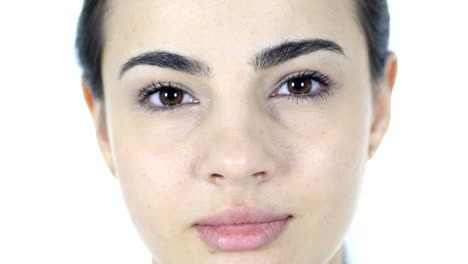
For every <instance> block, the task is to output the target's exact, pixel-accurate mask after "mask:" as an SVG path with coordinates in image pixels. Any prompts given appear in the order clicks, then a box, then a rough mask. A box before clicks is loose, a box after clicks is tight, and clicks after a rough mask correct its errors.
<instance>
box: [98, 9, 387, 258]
mask: <svg viewBox="0 0 468 264" xmlns="http://www.w3.org/2000/svg"><path fill="white" fill-rule="evenodd" d="M108 8H109V12H108V13H106V17H105V38H106V41H105V48H104V54H103V64H102V69H103V82H104V98H105V100H104V104H102V102H95V106H94V107H93V108H92V111H93V113H94V115H93V117H94V118H95V121H96V127H97V128H98V129H99V133H98V134H99V137H98V138H99V144H100V147H101V149H102V151H103V155H104V157H105V159H106V161H107V163H108V165H109V167H110V169H111V170H112V172H113V173H114V175H115V176H116V178H117V179H118V180H119V182H120V184H121V187H122V191H123V194H124V197H125V200H126V202H127V205H128V209H129V211H130V214H131V217H132V219H133V221H134V223H135V225H136V227H137V229H138V231H139V232H140V234H141V236H142V238H143V239H144V241H145V243H146V244H147V246H148V247H149V249H150V250H151V252H152V254H153V257H154V261H155V263H193V260H194V259H196V262H197V263H207V264H208V263H259V262H258V260H262V261H261V262H262V263H303V264H306V263H326V262H327V261H328V260H329V259H330V258H331V257H332V256H333V255H334V254H335V252H336V251H337V250H338V249H339V247H340V246H341V243H342V242H343V239H344V236H345V234H346V231H347V229H348V226H349V224H350V222H351V219H352V215H353V212H354V209H355V206H356V203H357V200H358V197H359V191H360V186H361V182H362V176H363V172H364V167H365V164H366V161H367V160H368V158H369V153H368V152H369V148H370V147H372V146H371V145H372V144H374V145H376V144H378V142H379V141H380V138H381V136H382V135H383V133H379V132H375V131H373V129H372V127H373V126H375V125H376V123H377V122H381V123H382V122H383V123H384V125H383V126H384V127H386V125H385V124H386V122H388V120H386V118H387V116H386V115H385V111H384V114H383V115H380V116H379V118H380V119H376V118H375V116H376V115H375V114H374V113H375V108H376V105H375V101H373V99H372V87H371V81H370V74H369V64H368V57H367V53H366V50H367V47H366V42H365V37H364V34H363V33H362V31H361V28H360V25H359V24H358V22H357V21H358V20H357V17H356V14H355V11H354V9H353V6H352V1H351V0H346V1H343V0H294V1H292V0H274V1H272V0H269V1H266V0H257V1H244V0H236V1H208V0H198V1H177V0H170V1H166V0H140V1H123V0H111V1H109V3H108ZM319 40H321V41H319ZM292 41H296V42H292ZM301 41H302V42H301ZM280 44H284V45H283V46H281V45H280ZM267 47H269V48H270V49H266V48H267ZM158 51H165V52H167V53H163V54H160V53H156V52H158ZM149 52H152V53H149ZM168 53H174V54H178V55H180V56H185V57H188V58H189V61H183V60H182V57H176V59H178V60H176V61H173V60H171V58H174V57H170V56H167V54H168ZM138 56H139V57H138ZM158 56H160V57H158ZM164 56H166V57H164ZM195 61H197V62H196V63H194V62H195ZM192 64H193V65H192ZM124 65H125V66H124ZM301 72H304V73H305V74H306V75H302V76H299V77H298V76H297V73H301ZM295 74H296V75H295ZM288 76H289V77H292V79H291V80H289V81H285V79H284V78H285V77H288ZM160 82H161V84H163V85H164V84H167V83H168V82H170V83H171V84H172V86H175V87H176V88H178V89H179V90H174V89H170V88H169V89H168V88H166V89H165V90H164V89H163V90H161V91H160V92H158V90H157V89H156V90H155V88H158V87H159V85H160ZM294 96H295V97H294ZM101 107H102V108H101ZM164 107H174V108H173V110H168V111H164V112H162V111H157V110H158V109H160V108H164ZM165 109H166V108H165ZM101 110H102V111H101ZM166 110H167V109H166ZM382 120H383V121H382ZM380 127H382V125H380ZM383 130H384V129H383ZM380 132H382V131H380ZM373 133H375V134H376V135H374V134H373ZM375 138H377V139H375ZM246 207H248V208H252V207H255V208H261V209H264V210H268V211H271V212H273V213H275V214H282V215H283V214H284V215H288V216H291V217H289V218H288V220H287V221H286V220H285V221H280V222H278V223H279V224H281V228H278V227H277V228H275V227H268V228H270V229H268V228H267V230H266V231H265V232H266V233H267V234H265V232H263V233H262V230H263V229H264V226H262V225H264V224H257V227H258V228H255V227H254V225H249V226H247V225H244V226H243V227H233V226H231V227H230V228H231V229H229V227H226V226H225V229H223V228H222V227H220V226H218V227H216V228H214V227H212V229H208V231H209V232H211V233H209V234H207V233H205V236H202V235H200V233H199V228H197V227H196V225H195V224H196V223H200V219H202V218H204V217H206V216H209V215H212V214H214V213H216V212H219V211H220V210H223V209H229V208H237V209H240V210H241V212H245V211H242V210H245V208H246ZM249 212H250V211H249ZM241 216H242V215H241ZM244 217H247V218H248V217H249V216H245V215H244ZM224 220H226V219H224ZM228 220H229V219H228ZM231 220H232V219H231ZM250 220H252V219H250ZM236 228H237V229H236ZM205 231H206V230H205ZM239 232H240V233H239ZM237 235H239V236H238V237H236V236H237ZM265 236H272V237H273V238H271V237H270V239H268V238H265Z"/></svg>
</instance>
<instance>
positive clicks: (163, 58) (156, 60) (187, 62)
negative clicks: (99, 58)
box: [119, 39, 344, 79]
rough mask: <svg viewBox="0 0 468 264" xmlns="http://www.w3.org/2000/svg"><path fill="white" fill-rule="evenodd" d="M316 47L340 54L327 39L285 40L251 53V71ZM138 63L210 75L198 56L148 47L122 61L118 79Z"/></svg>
mask: <svg viewBox="0 0 468 264" xmlns="http://www.w3.org/2000/svg"><path fill="white" fill-rule="evenodd" d="M317 51H331V52H334V53H337V54H340V55H344V51H343V48H342V47H341V46H340V45H338V44H337V43H336V42H334V41H331V40H325V39H304V40H295V41H291V40H285V41H283V42H281V43H279V44H276V45H273V46H270V47H266V48H264V49H262V50H261V51H259V52H257V53H255V54H254V55H253V56H252V57H251V59H250V60H249V61H248V64H249V65H251V66H252V67H253V69H254V71H261V70H266V69H268V68H270V67H273V66H276V65H279V64H282V63H284V62H286V61H289V60H292V59H294V58H297V57H299V56H303V55H307V54H310V53H313V52H317ZM138 65H150V66H158V67H161V68H168V69H173V70H176V71H180V72H185V73H189V74H192V75H197V76H202V77H207V78H209V77H210V75H211V69H210V67H209V66H208V65H207V64H206V63H204V62H203V61H200V60H198V59H195V58H191V57H189V56H184V55H180V54H177V53H172V52H168V51H150V52H145V53H143V54H140V55H138V56H136V57H133V58H131V59H130V60H128V61H127V62H126V63H125V64H123V65H122V67H121V70H120V75H119V79H120V78H122V76H123V75H124V74H125V73H126V72H127V71H129V70H130V69H132V68H133V67H135V66H138Z"/></svg>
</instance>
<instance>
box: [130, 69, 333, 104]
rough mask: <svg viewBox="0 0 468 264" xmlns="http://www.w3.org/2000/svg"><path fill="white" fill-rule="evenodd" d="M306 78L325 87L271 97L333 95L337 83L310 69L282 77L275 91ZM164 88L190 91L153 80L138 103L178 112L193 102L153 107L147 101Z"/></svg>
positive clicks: (302, 98)
mask: <svg viewBox="0 0 468 264" xmlns="http://www.w3.org/2000/svg"><path fill="white" fill-rule="evenodd" d="M296 78H297V79H306V80H308V81H316V82H318V83H319V85H321V86H322V87H323V88H320V91H318V92H316V93H311V94H296V95H275V96H271V97H280V98H281V97H283V98H286V99H287V100H289V99H293V100H296V102H297V103H299V101H307V102H309V101H310V100H312V101H317V100H324V99H326V97H327V96H331V95H333V90H332V87H333V86H334V85H335V83H334V82H333V81H332V80H331V79H330V78H329V77H328V76H327V75H324V74H322V73H320V72H318V71H309V70H307V69H306V70H304V71H301V72H296V73H293V74H290V75H288V76H286V77H284V78H282V79H281V81H280V82H279V84H278V85H277V86H276V87H275V90H274V91H277V90H278V89H280V88H281V87H282V86H283V85H284V84H287V82H288V81H290V80H293V79H296ZM163 89H175V90H177V91H179V92H181V93H183V96H186V94H187V93H188V92H186V91H185V89H184V88H183V87H182V86H180V85H179V84H177V83H171V82H167V83H162V82H158V83H154V82H152V83H151V84H150V85H148V86H147V87H144V88H142V89H140V91H139V92H138V98H139V99H138V105H139V106H141V107H143V109H145V110H149V111H155V112H176V111H179V110H181V109H182V108H183V107H185V106H189V105H191V104H193V102H191V103H186V104H179V105H176V106H167V107H157V108H156V107H153V106H151V105H150V103H147V102H146V101H147V100H148V99H149V97H150V96H151V95H153V94H155V93H157V92H160V91H161V90H163Z"/></svg>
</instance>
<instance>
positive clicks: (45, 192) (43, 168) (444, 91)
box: [0, 0, 468, 264]
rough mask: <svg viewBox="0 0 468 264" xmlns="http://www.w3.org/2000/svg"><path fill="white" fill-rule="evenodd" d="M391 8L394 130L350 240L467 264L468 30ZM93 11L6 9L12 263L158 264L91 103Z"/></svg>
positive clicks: (6, 207)
mask: <svg viewBox="0 0 468 264" xmlns="http://www.w3.org/2000/svg"><path fill="white" fill-rule="evenodd" d="M465 3H466V1H462V0H445V1H430V0H425V1H424V0H411V1H408V0H390V8H391V15H392V35H391V48H392V50H394V51H396V53H397V55H398V57H399V60H400V61H399V62H400V67H399V76H398V80H397V84H396V87H395V90H394V96H393V103H392V108H393V114H392V122H391V125H390V128H389V131H388V134H387V135H386V136H385V139H384V142H383V144H382V145H381V148H380V149H379V150H378V152H377V154H376V156H375V157H374V159H373V160H371V161H370V162H369V164H368V170H367V174H366V180H365V184H364V186H363V193H362V196H361V203H360V205H359V208H358V210H357V212H356V216H355V219H354V223H353V225H352V228H351V233H350V236H349V241H350V245H352V246H353V247H354V250H353V252H354V255H355V256H354V258H355V259H356V260H358V261H357V262H356V264H376V263H380V264H386V263H389V264H395V263H404V264H405V263H408V264H409V263H411V264H418V263H424V264H428V263H438V264H439V263H444V264H445V263H468V259H467V256H466V245H467V242H466V241H467V238H468V228H467V227H466V223H468V217H467V209H468V206H467V201H468V188H467V187H468V184H467V183H468V180H467V178H468V168H467V163H468V153H467V150H468V140H467V137H468V126H467V122H468V107H467V105H468V92H467V90H468V85H467V77H468V67H467V63H468V56H467V49H468V41H467V37H466V36H467V35H468V29H467V27H468V19H467V14H466V12H467V10H468V8H467V6H466V4H465ZM80 8H81V1H63V0H60V1H59V0H55V1H54V0H49V1H34V0H29V1H26V0H25V1H6V0H1V2H0V263H2V264H3V263H5V264H9V263H150V255H149V253H148V252H147V250H146V248H145V247H144V245H143V244H142V242H140V239H139V237H138V235H137V233H136V231H135V229H134V227H133V225H132V223H131V221H130V220H129V217H128V215H127V212H126V208H125V205H124V203H123V201H122V198H121V196H120V189H119V186H118V184H117V181H115V180H114V178H113V177H112V176H111V175H110V173H109V172H108V170H107V167H105V163H104V160H103V159H102V157H101V155H100V152H99V149H98V145H97V143H96V139H95V136H94V130H93V127H92V122H91V118H90V115H89V113H88V112H87V109H86V107H85V103H84V100H83V99H82V95H81V90H80V79H79V77H80V71H79V68H78V66H77V65H76V62H75V57H74V49H73V44H74V43H73V42H74V33H75V30H76V20H77V17H78V14H79V11H80Z"/></svg>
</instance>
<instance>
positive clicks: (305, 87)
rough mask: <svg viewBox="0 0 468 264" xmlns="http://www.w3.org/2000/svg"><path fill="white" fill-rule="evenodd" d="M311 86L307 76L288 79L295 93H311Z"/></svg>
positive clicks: (289, 85) (289, 87)
mask: <svg viewBox="0 0 468 264" xmlns="http://www.w3.org/2000/svg"><path fill="white" fill-rule="evenodd" d="M310 88H311V84H310V81H308V80H307V78H294V79H291V80H289V81H288V89H289V91H291V92H292V93H293V94H303V93H309V91H310Z"/></svg>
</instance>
